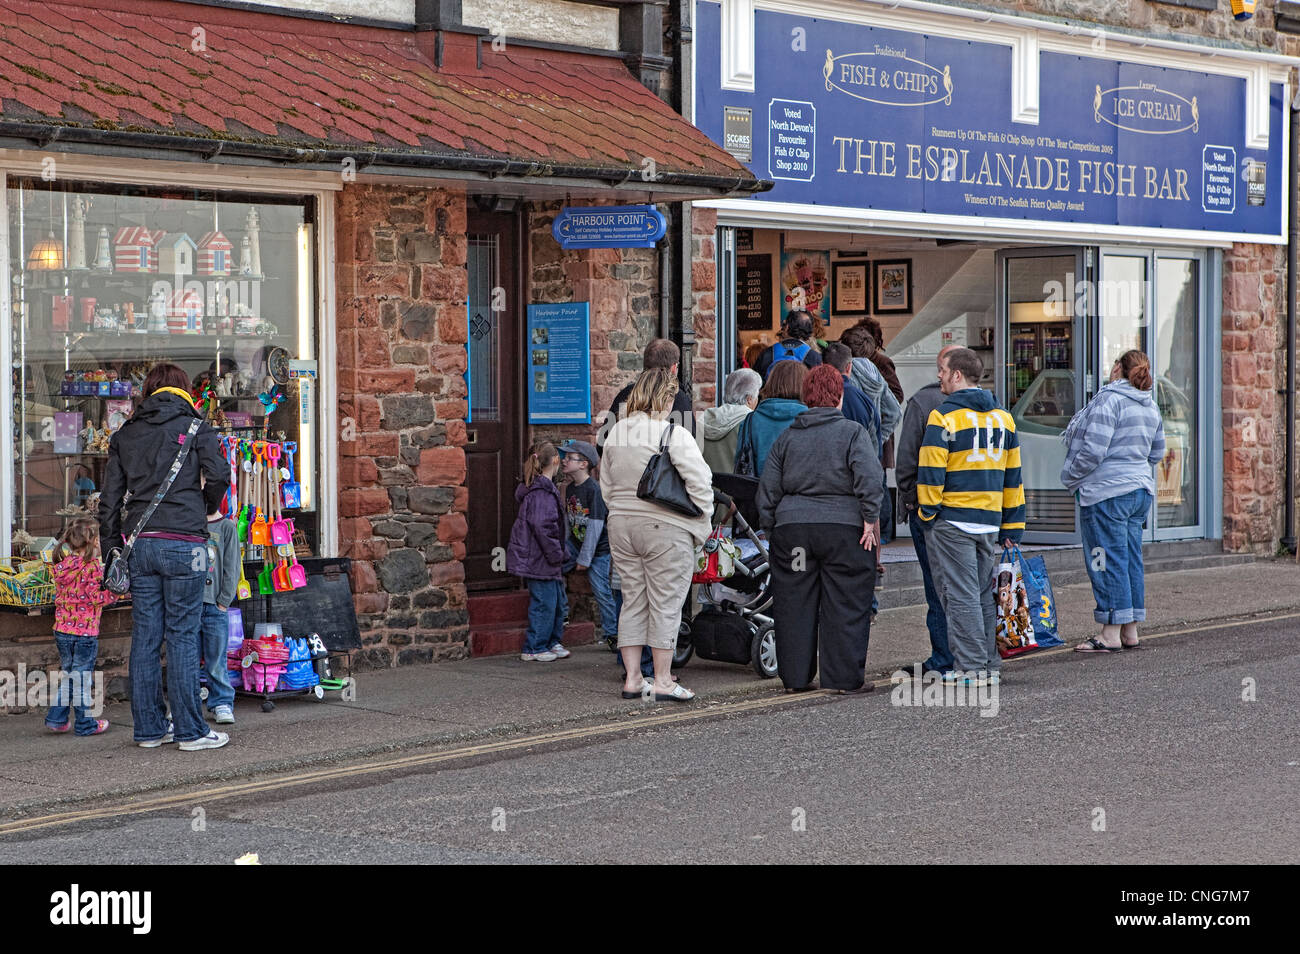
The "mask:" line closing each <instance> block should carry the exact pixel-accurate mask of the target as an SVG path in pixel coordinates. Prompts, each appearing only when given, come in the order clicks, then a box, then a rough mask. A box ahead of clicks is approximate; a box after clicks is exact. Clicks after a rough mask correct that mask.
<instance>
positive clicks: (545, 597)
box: [524, 580, 568, 653]
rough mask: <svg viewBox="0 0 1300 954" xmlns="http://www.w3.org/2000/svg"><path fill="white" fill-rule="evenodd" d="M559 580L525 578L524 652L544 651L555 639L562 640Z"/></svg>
mask: <svg viewBox="0 0 1300 954" xmlns="http://www.w3.org/2000/svg"><path fill="white" fill-rule="evenodd" d="M567 608H568V600H567V599H565V596H564V581H563V580H528V636H527V638H526V639H525V640H524V652H526V653H544V652H546V651H547V650H548V649H550V648H551V647H552V646H554V645H555V644H556V643H562V642H564V611H565V610H566V609H567Z"/></svg>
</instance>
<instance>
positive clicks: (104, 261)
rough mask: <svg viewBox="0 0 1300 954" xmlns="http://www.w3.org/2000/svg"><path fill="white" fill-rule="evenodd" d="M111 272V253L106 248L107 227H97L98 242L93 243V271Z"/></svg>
mask: <svg viewBox="0 0 1300 954" xmlns="http://www.w3.org/2000/svg"><path fill="white" fill-rule="evenodd" d="M112 270H113V253H112V252H111V251H109V247H108V226H106V225H101V226H100V227H99V240H98V241H97V242H96V243H95V271H97V272H111V271H112Z"/></svg>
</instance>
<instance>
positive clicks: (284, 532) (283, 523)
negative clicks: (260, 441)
mask: <svg viewBox="0 0 1300 954" xmlns="http://www.w3.org/2000/svg"><path fill="white" fill-rule="evenodd" d="M266 456H267V459H268V460H269V461H270V462H271V466H270V468H269V469H268V471H267V479H268V480H270V482H271V483H270V490H271V501H270V508H271V515H272V516H273V517H274V519H273V520H272V521H271V542H272V543H273V544H275V545H276V546H283V545H284V544H286V543H292V542H293V527H292V526H291V525H290V524H289V521H287V520H285V519H284V514H283V513H281V512H280V445H279V444H267V445H266Z"/></svg>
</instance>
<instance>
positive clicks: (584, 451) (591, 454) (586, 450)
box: [560, 438, 600, 467]
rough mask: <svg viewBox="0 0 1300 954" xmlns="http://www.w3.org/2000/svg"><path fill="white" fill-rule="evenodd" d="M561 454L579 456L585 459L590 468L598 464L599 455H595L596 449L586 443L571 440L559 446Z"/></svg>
mask: <svg viewBox="0 0 1300 954" xmlns="http://www.w3.org/2000/svg"><path fill="white" fill-rule="evenodd" d="M560 453H561V454H581V455H582V456H583V457H585V458H587V463H589V464H590V465H591V466H592V467H596V466H598V465H599V464H600V455H599V454H597V453H596V448H595V447H594V446H592V445H591V444H588V443H587V442H586V441H575V440H573V439H572V438H570V439H569V440H567V441H565V442H564V443H563V444H561V445H560Z"/></svg>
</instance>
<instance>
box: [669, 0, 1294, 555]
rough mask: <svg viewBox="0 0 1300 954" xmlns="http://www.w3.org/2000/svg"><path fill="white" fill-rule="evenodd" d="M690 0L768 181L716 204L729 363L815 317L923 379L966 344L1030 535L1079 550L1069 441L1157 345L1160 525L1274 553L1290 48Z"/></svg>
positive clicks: (699, 120)
mask: <svg viewBox="0 0 1300 954" xmlns="http://www.w3.org/2000/svg"><path fill="white" fill-rule="evenodd" d="M696 10H697V28H698V29H697V38H698V43H697V50H696V65H695V81H696V94H695V117H694V118H695V122H696V124H697V125H698V126H699V127H700V128H701V129H703V130H704V131H705V132H706V133H708V134H709V136H710V137H711V138H713V139H714V141H715V142H718V143H719V144H721V145H723V146H724V148H726V149H728V150H729V151H730V152H731V153H732V154H733V155H734V156H736V157H737V158H738V159H740V160H741V161H743V162H745V163H747V164H748V165H749V166H750V168H752V169H753V171H754V172H755V174H757V175H759V176H765V177H770V178H771V179H773V180H775V182H776V187H775V188H774V189H773V190H772V191H770V192H766V193H762V194H757V195H754V196H751V197H747V198H743V199H724V200H720V201H714V202H710V203H705V204H706V205H709V206H711V207H713V208H716V209H717V213H718V226H719V235H718V247H719V265H718V274H719V295H720V297H719V318H718V328H719V331H718V344H717V347H718V355H719V360H718V375H719V380H721V379H722V377H723V376H724V375H725V374H726V372H727V371H728V370H730V369H731V368H733V367H737V366H739V363H740V361H741V359H742V356H743V355H744V354H745V352H746V350H747V349H750V348H752V347H753V346H754V345H755V344H767V343H771V342H772V341H773V340H775V338H776V337H777V335H778V329H779V326H780V322H781V319H782V317H783V316H784V315H785V314H786V313H788V312H789V311H790V310H791V309H792V308H796V307H803V308H806V309H808V310H809V311H811V312H813V314H814V315H815V316H816V317H817V318H818V319H819V321H820V323H821V327H822V328H824V334H822V335H821V337H823V338H825V339H836V338H838V337H839V336H840V333H841V332H842V331H844V330H845V329H846V328H849V327H851V326H853V325H855V324H857V323H859V322H861V321H863V320H864V319H867V318H873V319H875V321H877V322H879V325H880V328H881V331H882V332H883V338H884V346H885V351H886V353H887V354H888V355H889V356H890V357H891V358H892V359H893V361H894V362H895V364H896V366H897V370H898V377H899V380H900V383H901V384H902V387H903V390H904V392H905V395H906V396H909V397H910V395H911V394H913V393H915V391H916V390H918V389H919V388H920V387H922V386H924V385H925V384H927V383H928V382H930V381H933V380H934V377H935V359H936V355H937V353H938V351H939V350H940V348H942V347H944V346H945V345H948V344H959V345H964V346H966V347H969V348H972V349H973V350H975V351H976V352H977V353H978V354H979V355H980V356H981V358H982V359H983V361H984V367H985V372H984V378H983V380H982V381H981V384H983V386H985V387H987V388H988V389H990V390H992V391H993V392H994V394H995V395H996V396H997V397H998V398H999V399H1000V400H1001V402H1002V403H1003V405H1004V406H1005V407H1006V408H1007V409H1008V410H1010V411H1011V413H1012V415H1013V417H1014V418H1015V421H1016V424H1017V428H1018V431H1019V433H1020V434H1021V441H1022V445H1023V460H1024V474H1025V491H1026V497H1027V503H1028V533H1027V536H1026V539H1027V540H1029V541H1036V542H1041V543H1073V542H1077V540H1078V531H1077V523H1076V507H1075V501H1074V499H1073V497H1072V496H1071V495H1070V494H1069V492H1068V491H1066V490H1065V489H1064V487H1062V486H1061V483H1060V479H1059V474H1060V469H1061V464H1062V462H1063V459H1064V446H1063V444H1062V442H1061V439H1060V435H1061V433H1062V432H1063V430H1064V428H1065V426H1066V425H1067V424H1068V422H1069V420H1070V418H1071V416H1072V415H1073V414H1074V413H1075V412H1076V411H1077V410H1078V409H1079V408H1081V407H1082V406H1083V405H1084V404H1085V403H1086V402H1087V401H1088V400H1089V399H1090V398H1091V397H1092V396H1093V395H1094V394H1095V393H1096V392H1097V391H1098V390H1099V388H1100V387H1101V386H1102V385H1103V384H1105V382H1106V380H1107V379H1108V376H1109V372H1110V368H1111V366H1112V364H1113V363H1114V361H1115V359H1116V358H1117V357H1118V356H1119V355H1120V354H1121V353H1123V352H1124V351H1125V350H1127V349H1130V348H1139V349H1141V350H1143V351H1145V352H1146V353H1147V354H1149V355H1150V357H1151V361H1152V368H1153V372H1154V374H1155V377H1156V396H1157V401H1158V404H1159V406H1160V409H1161V412H1162V415H1163V418H1164V423H1165V431H1166V438H1167V445H1168V450H1167V453H1166V456H1165V458H1164V459H1163V460H1162V461H1161V462H1160V463H1159V464H1158V465H1157V467H1156V484H1157V496H1156V500H1155V502H1154V504H1153V507H1152V513H1151V518H1150V519H1149V520H1148V521H1147V531H1146V532H1147V534H1148V539H1150V540H1175V539H1199V538H1208V539H1218V538H1222V539H1223V540H1224V545H1225V548H1226V549H1234V550H1249V549H1255V550H1261V551H1262V550H1271V549H1272V547H1273V545H1274V544H1275V541H1276V540H1277V536H1278V532H1277V531H1278V519H1277V514H1278V513H1280V509H1281V508H1280V504H1279V502H1278V501H1279V491H1280V489H1281V484H1282V482H1283V481H1282V477H1281V474H1282V470H1281V468H1282V465H1283V459H1284V456H1285V455H1284V453H1283V450H1282V446H1283V445H1282V439H1283V432H1284V423H1283V410H1282V401H1281V398H1280V396H1279V393H1278V385H1279V382H1280V381H1281V380H1282V378H1281V374H1282V371H1281V369H1283V368H1284V367H1285V355H1284V353H1283V352H1282V351H1280V350H1279V349H1280V348H1281V347H1282V345H1283V344H1284V341H1285V327H1286V324H1285V323H1286V314H1285V295H1284V289H1285V281H1286V271H1285V268H1286V255H1285V252H1286V240H1287V209H1288V205H1289V204H1288V201H1287V188H1288V183H1290V181H1291V179H1290V170H1289V168H1288V150H1287V148H1286V144H1287V141H1288V135H1289V122H1288V121H1289V110H1288V109H1287V108H1286V104H1288V103H1289V102H1290V97H1291V90H1290V87H1289V85H1288V76H1289V69H1290V68H1291V67H1292V66H1294V65H1295V64H1296V62H1297V61H1296V60H1295V59H1294V58H1289V57H1284V56H1280V55H1277V54H1276V53H1272V52H1261V51H1259V50H1257V49H1249V48H1246V46H1245V45H1244V44H1242V45H1238V46H1229V45H1227V44H1223V45H1216V46H1209V45H1204V44H1203V43H1197V42H1192V41H1190V40H1188V39H1186V38H1182V37H1178V36H1172V35H1171V36H1170V38H1168V39H1152V38H1151V37H1150V36H1145V37H1138V36H1136V35H1135V34H1133V33H1128V32H1125V31H1124V30H1122V29H1120V28H1119V27H1121V26H1122V25H1117V28H1115V29H1112V28H1109V27H1102V26H1095V28H1092V27H1090V28H1088V29H1083V28H1081V27H1080V26H1078V25H1068V24H1064V23H1062V22H1059V21H1055V20H1051V21H1049V20H1045V19H1038V18H1035V17H1032V16H1027V15H1012V14H1009V13H1008V14H1006V15H1002V14H994V13H990V12H988V11H984V10H981V11H976V10H970V9H964V8H958V7H946V6H940V5H937V4H933V3H916V2H907V0H905V2H901V3H890V4H883V3H876V2H865V3H858V4H851V5H848V4H835V3H821V4H818V3H769V2H763V0H757V2H754V0H748V2H737V0H724V2H721V3H714V2H700V3H698V4H697V5H696ZM891 484H892V474H891ZM898 529H899V530H900V532H902V533H906V520H905V519H901V515H900V519H899V521H898Z"/></svg>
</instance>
